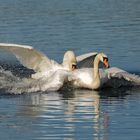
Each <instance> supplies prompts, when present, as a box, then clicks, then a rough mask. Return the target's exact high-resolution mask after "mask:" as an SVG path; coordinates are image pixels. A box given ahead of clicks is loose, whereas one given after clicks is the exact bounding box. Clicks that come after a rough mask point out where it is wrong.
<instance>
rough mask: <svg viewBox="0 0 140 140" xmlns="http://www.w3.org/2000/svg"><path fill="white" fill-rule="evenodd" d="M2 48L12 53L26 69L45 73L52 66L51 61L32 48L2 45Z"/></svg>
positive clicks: (0, 44)
mask: <svg viewBox="0 0 140 140" xmlns="http://www.w3.org/2000/svg"><path fill="white" fill-rule="evenodd" d="M0 48H3V49H5V50H8V51H11V52H12V53H13V54H14V55H15V56H16V58H17V59H18V60H19V61H20V62H21V63H22V64H23V65H24V66H25V67H27V68H30V69H33V70H34V71H36V72H42V71H45V70H46V69H47V68H48V67H50V66H51V60H50V59H49V58H48V57H47V56H45V55H44V54H43V53H41V52H39V51H37V50H35V49H34V48H33V47H32V46H27V45H18V44H7V43H0Z"/></svg>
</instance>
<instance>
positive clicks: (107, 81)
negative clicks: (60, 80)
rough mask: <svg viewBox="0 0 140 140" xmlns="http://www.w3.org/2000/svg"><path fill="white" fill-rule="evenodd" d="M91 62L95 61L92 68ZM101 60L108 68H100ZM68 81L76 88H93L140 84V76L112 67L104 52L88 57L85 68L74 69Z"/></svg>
mask: <svg viewBox="0 0 140 140" xmlns="http://www.w3.org/2000/svg"><path fill="white" fill-rule="evenodd" d="M91 57H92V56H91ZM91 62H92V63H93V64H92V68H90V67H91ZM100 62H102V63H103V64H104V65H105V67H106V68H107V69H102V68H99V64H100ZM88 64H90V65H88ZM68 81H69V82H68V84H69V85H70V86H72V87H74V88H87V89H93V90H96V89H99V88H105V87H112V88H119V87H123V86H140V76H138V75H135V74H131V73H128V72H127V71H124V70H122V69H120V68H117V67H110V66H109V62H108V57H107V55H106V54H104V53H98V54H96V55H94V57H93V59H88V60H87V61H86V65H85V67H84V68H80V69H77V70H75V71H72V72H71V74H70V75H69V76H68Z"/></svg>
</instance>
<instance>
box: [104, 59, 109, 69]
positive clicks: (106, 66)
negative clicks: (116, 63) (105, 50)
mask: <svg viewBox="0 0 140 140" xmlns="http://www.w3.org/2000/svg"><path fill="white" fill-rule="evenodd" d="M103 63H104V65H105V68H109V67H110V66H109V63H108V60H107V59H104V61H103Z"/></svg>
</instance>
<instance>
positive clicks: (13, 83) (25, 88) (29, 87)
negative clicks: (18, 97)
mask: <svg viewBox="0 0 140 140" xmlns="http://www.w3.org/2000/svg"><path fill="white" fill-rule="evenodd" d="M60 78H61V80H60ZM64 78H65V77H64ZM64 78H62V77H60V76H59V74H57V73H56V74H55V73H53V74H52V75H51V76H50V77H48V78H44V77H43V78H40V79H32V78H30V77H28V78H21V77H18V76H16V75H14V74H13V73H12V72H11V71H8V70H4V69H3V68H0V89H1V90H4V91H5V92H8V93H14V94H21V93H32V92H38V91H56V90H58V89H60V88H61V87H62V86H63V82H64V81H63V80H65V79H64ZM54 83H55V84H54Z"/></svg>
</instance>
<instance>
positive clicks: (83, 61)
mask: <svg viewBox="0 0 140 140" xmlns="http://www.w3.org/2000/svg"><path fill="white" fill-rule="evenodd" d="M96 55H97V52H91V53H86V54H83V55H80V56H77V57H76V60H77V66H78V68H93V62H94V59H95V57H96ZM99 67H103V66H102V65H101V64H100V66H99Z"/></svg>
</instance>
